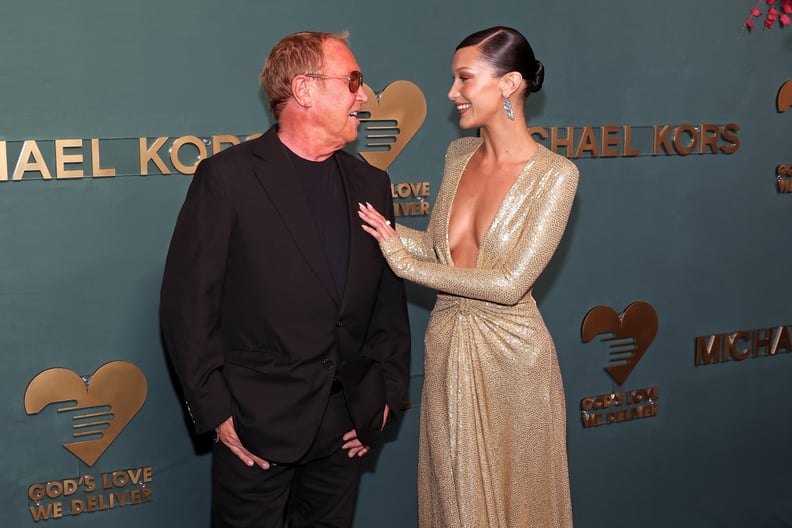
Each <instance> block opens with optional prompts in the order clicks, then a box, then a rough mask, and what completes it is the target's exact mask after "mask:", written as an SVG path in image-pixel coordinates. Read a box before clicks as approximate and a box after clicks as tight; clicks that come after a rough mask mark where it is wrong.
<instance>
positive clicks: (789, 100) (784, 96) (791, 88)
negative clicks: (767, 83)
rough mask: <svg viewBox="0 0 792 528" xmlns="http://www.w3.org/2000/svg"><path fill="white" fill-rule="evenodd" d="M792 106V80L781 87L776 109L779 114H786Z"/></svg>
mask: <svg viewBox="0 0 792 528" xmlns="http://www.w3.org/2000/svg"><path fill="white" fill-rule="evenodd" d="M791 106H792V80H789V81H787V82H785V83H784V84H782V85H781V89H780V90H778V96H777V97H776V108H778V111H779V112H786V111H787V110H788V109H789V107H791Z"/></svg>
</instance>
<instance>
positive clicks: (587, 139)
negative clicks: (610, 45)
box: [575, 126, 599, 158]
mask: <svg viewBox="0 0 792 528" xmlns="http://www.w3.org/2000/svg"><path fill="white" fill-rule="evenodd" d="M584 152H590V153H591V157H593V158H597V157H599V149H598V148H597V138H596V137H594V128H593V127H590V126H585V127H583V137H581V138H580V143H578V147H577V150H575V157H576V158H579V157H581V156H582V155H583V153H584Z"/></svg>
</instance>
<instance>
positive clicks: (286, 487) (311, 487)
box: [212, 391, 360, 528]
mask: <svg viewBox="0 0 792 528" xmlns="http://www.w3.org/2000/svg"><path fill="white" fill-rule="evenodd" d="M352 428H353V425H352V421H351V420H350V418H349V413H348V412H347V409H346V404H345V402H344V395H343V392H341V391H339V392H336V393H334V394H332V395H331V396H330V400H329V402H328V404H327V410H326V411H325V415H324V418H322V423H321V425H320V427H319V433H318V434H317V436H316V440H314V443H313V445H312V446H311V448H310V450H309V451H308V453H307V454H306V455H305V456H304V457H303V458H302V459H301V460H300V461H299V462H297V463H295V464H278V465H276V466H271V467H270V469H268V470H263V469H261V468H260V467H257V466H253V467H248V466H246V465H245V464H244V463H243V462H242V461H241V460H239V458H237V456H236V455H234V454H233V453H232V452H231V451H230V450H229V449H228V448H227V447H226V446H225V444H222V443H220V444H216V445H215V448H214V451H213V453H212V526H213V528H232V527H233V528H243V527H244V528H253V527H255V528H283V526H284V520H285V519H288V521H289V528H348V527H349V526H351V525H352V516H353V514H354V510H355V499H356V498H357V490H358V482H359V479H360V458H359V457H354V458H352V459H350V458H349V457H348V456H347V450H345V449H341V445H342V444H343V443H344V441H343V440H342V438H341V437H342V436H343V435H344V433H346V432H347V431H349V430H350V429H352ZM264 457H265V459H266V455H264Z"/></svg>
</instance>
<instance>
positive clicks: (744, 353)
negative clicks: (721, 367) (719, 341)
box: [729, 330, 751, 361]
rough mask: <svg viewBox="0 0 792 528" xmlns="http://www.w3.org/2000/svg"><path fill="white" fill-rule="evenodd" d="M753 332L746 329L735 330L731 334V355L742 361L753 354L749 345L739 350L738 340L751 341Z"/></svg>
mask: <svg viewBox="0 0 792 528" xmlns="http://www.w3.org/2000/svg"><path fill="white" fill-rule="evenodd" d="M750 340H751V334H749V333H748V332H746V331H744V330H740V331H739V332H734V333H733V334H731V335H730V336H729V352H731V356H732V357H733V358H734V359H736V360H738V361H742V360H743V359H745V358H747V357H748V356H749V355H751V349H750V348H749V347H745V348H743V349H742V350H737V341H750Z"/></svg>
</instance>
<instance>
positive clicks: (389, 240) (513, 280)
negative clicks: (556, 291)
mask: <svg viewBox="0 0 792 528" xmlns="http://www.w3.org/2000/svg"><path fill="white" fill-rule="evenodd" d="M577 180H578V172H577V169H576V168H574V166H570V168H569V169H568V170H564V171H563V172H561V173H559V174H558V175H556V176H555V179H554V181H552V182H551V183H550V184H551V188H550V189H548V190H547V191H546V192H543V193H542V197H541V201H540V202H539V203H538V204H537V205H536V207H537V211H536V212H535V213H534V214H533V215H532V218H534V219H535V221H532V222H530V223H529V224H528V225H524V226H522V230H521V232H520V235H519V240H518V241H517V243H516V245H515V248H514V249H513V250H512V251H511V252H510V254H509V255H508V257H507V258H506V259H505V260H504V261H503V262H502V264H501V265H500V266H498V267H496V268H492V269H469V268H454V267H451V266H447V265H444V264H440V263H437V262H424V261H420V260H418V259H416V258H414V257H413V256H412V255H411V254H410V252H409V251H408V250H407V249H406V248H405V246H404V244H403V243H402V242H401V240H400V237H395V236H393V237H387V236H384V237H382V240H380V247H381V248H382V252H383V254H384V255H385V258H386V259H387V260H388V264H389V265H390V266H391V268H392V269H393V271H394V272H395V273H396V274H397V275H398V276H399V277H402V278H404V279H406V280H409V281H412V282H415V283H417V284H420V285H422V286H426V287H428V288H433V289H436V290H438V291H442V292H446V293H450V294H452V295H460V296H464V297H470V298H474V299H480V300H484V301H490V302H495V303H498V304H506V305H512V304H515V303H517V302H518V301H519V300H520V299H522V298H523V297H524V296H525V294H526V293H527V292H528V290H530V289H531V288H532V287H533V285H534V282H535V281H536V279H537V277H538V276H539V274H540V273H541V272H542V271H543V270H544V268H545V266H546V265H547V263H548V262H549V261H550V258H551V257H552V256H553V253H554V252H555V249H556V247H557V246H558V244H559V242H560V241H561V237H562V236H563V234H564V229H565V228H566V223H567V220H568V218H569V212H570V210H571V208H572V202H573V201H574V197H575V190H576V188H577ZM369 232H371V231H369Z"/></svg>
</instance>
